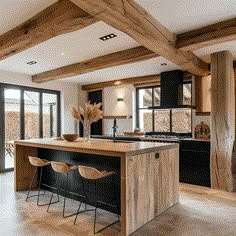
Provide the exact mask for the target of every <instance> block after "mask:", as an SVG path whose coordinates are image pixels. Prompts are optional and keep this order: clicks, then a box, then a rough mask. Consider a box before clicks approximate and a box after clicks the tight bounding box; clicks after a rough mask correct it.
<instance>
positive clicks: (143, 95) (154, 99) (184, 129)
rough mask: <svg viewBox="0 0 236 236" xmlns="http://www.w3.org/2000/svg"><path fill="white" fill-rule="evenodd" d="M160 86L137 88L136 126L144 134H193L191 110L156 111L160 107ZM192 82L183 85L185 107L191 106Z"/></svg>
mask: <svg viewBox="0 0 236 236" xmlns="http://www.w3.org/2000/svg"><path fill="white" fill-rule="evenodd" d="M160 93H161V88H160V86H155V87H145V88H137V90H136V109H137V110H136V112H137V113H136V126H137V127H138V128H140V129H142V130H143V131H144V132H175V133H191V120H192V119H191V117H192V115H191V114H192V112H191V108H178V109H155V108H151V107H154V106H160ZM191 99H192V97H191V82H190V83H189V82H188V83H184V84H183V105H191Z"/></svg>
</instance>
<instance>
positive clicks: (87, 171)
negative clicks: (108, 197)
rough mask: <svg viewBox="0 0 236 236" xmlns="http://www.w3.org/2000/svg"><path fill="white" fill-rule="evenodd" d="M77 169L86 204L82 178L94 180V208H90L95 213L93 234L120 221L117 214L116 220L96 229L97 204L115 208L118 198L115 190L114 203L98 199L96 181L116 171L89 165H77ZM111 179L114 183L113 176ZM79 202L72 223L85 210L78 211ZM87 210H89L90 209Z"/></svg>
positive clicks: (111, 175) (112, 174) (110, 175)
mask: <svg viewBox="0 0 236 236" xmlns="http://www.w3.org/2000/svg"><path fill="white" fill-rule="evenodd" d="M78 171H79V173H80V176H81V179H82V184H83V195H84V196H85V197H86V202H87V203H88V204H89V200H88V196H87V195H86V191H85V187H84V180H83V179H87V180H89V181H92V182H94V187H95V195H96V197H95V198H96V202H95V209H92V210H93V211H95V214H94V224H93V232H94V234H97V233H99V232H101V231H103V230H104V229H106V228H108V227H110V226H112V225H113V224H115V223H117V222H119V221H120V216H119V214H118V220H116V221H115V222H112V223H111V224H109V225H107V226H105V227H103V228H102V229H99V230H98V231H96V219H97V209H98V204H103V205H107V206H110V207H115V208H117V207H118V200H117V196H116V193H115V191H113V193H114V198H115V199H116V205H111V204H108V203H104V201H99V199H98V193H97V182H98V181H99V180H101V179H105V178H108V177H113V176H114V175H115V174H116V172H115V171H110V170H98V169H96V168H94V167H89V166H78ZM112 179H113V185H114V178H112ZM81 204H82V203H80V205H79V208H78V211H77V214H76V217H75V221H74V224H76V219H77V217H78V214H80V213H82V212H85V211H87V210H85V211H80V207H81ZM85 209H86V208H85ZM89 211H91V209H90V210H89Z"/></svg>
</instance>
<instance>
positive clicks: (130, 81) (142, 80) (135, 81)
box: [82, 72, 192, 91]
mask: <svg viewBox="0 0 236 236" xmlns="http://www.w3.org/2000/svg"><path fill="white" fill-rule="evenodd" d="M191 79H192V74H190V73H188V72H184V81H191ZM157 84H160V75H147V76H140V77H131V78H127V79H120V80H111V81H106V82H101V83H94V84H86V85H82V90H87V91H91V90H98V89H102V88H106V87H112V86H120V85H134V86H136V87H138V86H149V85H150V86H151V85H157Z"/></svg>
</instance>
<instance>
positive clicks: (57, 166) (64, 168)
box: [51, 161, 70, 173]
mask: <svg viewBox="0 0 236 236" xmlns="http://www.w3.org/2000/svg"><path fill="white" fill-rule="evenodd" d="M51 166H52V169H53V170H54V171H55V172H59V173H67V172H68V171H70V167H69V166H68V165H67V164H66V163H64V162H57V161H51Z"/></svg>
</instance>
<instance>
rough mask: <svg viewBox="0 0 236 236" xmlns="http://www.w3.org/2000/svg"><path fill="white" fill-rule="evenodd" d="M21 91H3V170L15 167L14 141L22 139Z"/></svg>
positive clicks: (5, 89)
mask: <svg viewBox="0 0 236 236" xmlns="http://www.w3.org/2000/svg"><path fill="white" fill-rule="evenodd" d="M20 98H21V91H20V90H19V89H11V88H10V89H7V88H4V90H3V100H4V134H5V135H4V136H5V140H4V147H3V149H4V155H3V157H4V158H3V163H2V164H3V169H4V170H9V169H13V167H14V141H15V140H18V139H21V133H20V119H21V117H20V106H21V105H20V103H21V99H20Z"/></svg>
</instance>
